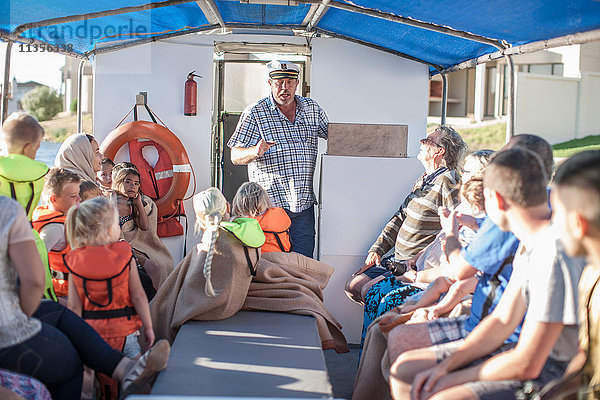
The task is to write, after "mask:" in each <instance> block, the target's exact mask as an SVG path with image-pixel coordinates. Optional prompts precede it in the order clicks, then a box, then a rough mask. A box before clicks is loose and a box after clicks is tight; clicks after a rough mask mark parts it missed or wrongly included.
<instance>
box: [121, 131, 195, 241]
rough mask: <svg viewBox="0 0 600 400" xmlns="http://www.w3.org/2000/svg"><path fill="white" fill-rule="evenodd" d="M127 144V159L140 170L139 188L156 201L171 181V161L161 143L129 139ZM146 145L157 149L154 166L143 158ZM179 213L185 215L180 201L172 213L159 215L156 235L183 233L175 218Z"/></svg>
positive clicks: (165, 235)
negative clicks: (156, 158) (177, 207)
mask: <svg viewBox="0 0 600 400" xmlns="http://www.w3.org/2000/svg"><path fill="white" fill-rule="evenodd" d="M128 144H129V159H130V161H131V162H132V163H133V164H135V166H136V167H137V168H138V171H139V172H140V190H141V191H142V193H144V194H145V195H147V196H149V197H150V198H151V199H152V200H154V201H157V200H158V199H160V198H161V197H163V196H165V195H166V194H167V193H168V192H169V189H170V188H171V184H172V182H173V163H172V161H171V158H170V157H169V154H168V153H167V151H166V150H165V149H164V148H163V147H162V146H161V145H159V144H158V143H156V142H155V141H153V140H149V139H136V140H131V141H130V142H129V143H128ZM146 146H152V147H155V148H156V151H158V161H157V162H156V164H155V165H154V167H152V166H151V165H150V164H149V163H148V161H147V160H146V158H144V154H143V150H144V147H146ZM180 215H185V211H184V210H183V204H182V203H180V207H179V210H175V211H173V213H172V215H168V216H161V218H159V220H158V226H157V234H158V236H159V237H169V236H181V235H183V226H181V224H180V223H179V221H177V219H175V217H178V216H180Z"/></svg>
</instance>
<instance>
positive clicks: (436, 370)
mask: <svg viewBox="0 0 600 400" xmlns="http://www.w3.org/2000/svg"><path fill="white" fill-rule="evenodd" d="M447 374H448V372H447V371H446V370H445V369H444V368H443V367H442V365H441V364H438V365H436V366H435V367H433V368H430V369H427V370H425V371H423V372H420V373H418V374H417V375H416V376H415V379H414V380H413V384H412V389H411V392H410V398H411V400H421V399H427V398H429V397H430V396H431V395H432V394H433V393H432V392H433V389H434V388H435V385H436V383H437V382H438V381H439V380H440V379H441V378H443V377H444V376H446V375H447Z"/></svg>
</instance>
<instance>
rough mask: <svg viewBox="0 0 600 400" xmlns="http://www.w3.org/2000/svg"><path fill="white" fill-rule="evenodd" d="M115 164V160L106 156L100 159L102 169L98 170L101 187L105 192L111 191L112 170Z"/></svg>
mask: <svg viewBox="0 0 600 400" xmlns="http://www.w3.org/2000/svg"><path fill="white" fill-rule="evenodd" d="M114 166H115V163H114V162H113V160H111V159H110V158H108V157H104V158H103V159H102V160H101V161H100V171H98V172H96V177H97V180H98V183H99V184H100V189H102V191H104V192H109V191H110V190H111V188H112V170H113V168H114Z"/></svg>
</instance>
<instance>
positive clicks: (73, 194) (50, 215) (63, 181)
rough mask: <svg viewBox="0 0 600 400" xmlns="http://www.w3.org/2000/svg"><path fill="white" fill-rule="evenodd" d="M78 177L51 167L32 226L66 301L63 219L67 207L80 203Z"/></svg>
mask: <svg viewBox="0 0 600 400" xmlns="http://www.w3.org/2000/svg"><path fill="white" fill-rule="evenodd" d="M80 182H81V178H80V177H79V175H77V174H75V173H74V172H71V171H67V170H66V169H64V168H57V167H53V168H50V171H49V172H48V175H46V181H45V182H44V189H43V190H42V198H43V200H44V202H45V203H46V205H44V206H39V207H37V208H36V209H35V210H34V212H33V219H32V221H31V222H32V225H33V229H35V230H36V231H37V232H38V233H39V234H40V237H41V238H42V240H43V241H44V243H45V245H46V248H47V249H48V261H49V264H50V273H51V275H52V284H53V286H54V291H55V292H56V295H57V296H58V297H59V300H61V301H63V302H66V297H67V295H68V294H69V284H68V279H69V270H68V269H67V267H66V266H65V263H64V261H63V255H64V254H67V253H68V252H69V251H70V250H71V248H70V247H69V244H68V243H67V237H66V235H65V220H66V218H67V214H66V213H67V211H69V208H71V207H72V206H74V205H75V204H78V203H79V202H80V200H81V199H80V198H79V183H80Z"/></svg>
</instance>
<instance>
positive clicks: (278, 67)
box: [267, 60, 300, 79]
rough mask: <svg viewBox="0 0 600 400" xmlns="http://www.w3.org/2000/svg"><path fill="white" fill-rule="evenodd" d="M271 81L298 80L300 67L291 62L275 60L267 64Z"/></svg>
mask: <svg viewBox="0 0 600 400" xmlns="http://www.w3.org/2000/svg"><path fill="white" fill-rule="evenodd" d="M267 70H268V71H269V78H270V79H283V78H292V79H298V75H299V74H300V67H298V66H297V65H296V64H294V63H291V62H289V61H281V60H273V61H271V62H270V63H268V64H267Z"/></svg>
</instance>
